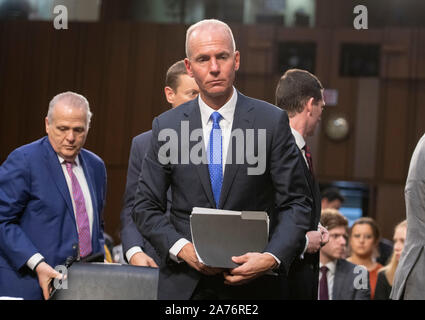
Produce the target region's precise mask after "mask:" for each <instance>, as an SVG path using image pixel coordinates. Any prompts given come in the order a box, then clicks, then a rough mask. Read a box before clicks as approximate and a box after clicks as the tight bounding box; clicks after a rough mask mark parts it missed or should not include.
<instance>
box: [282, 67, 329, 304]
mask: <svg viewBox="0 0 425 320" xmlns="http://www.w3.org/2000/svg"><path fill="white" fill-rule="evenodd" d="M276 105H277V106H278V107H280V108H282V109H283V110H285V111H286V112H287V113H288V116H289V124H290V126H291V132H292V134H293V135H294V138H295V142H296V144H297V146H298V149H299V150H300V156H301V157H302V161H303V164H304V165H305V166H304V167H305V175H306V178H307V181H308V184H309V187H310V196H311V197H312V199H313V207H312V212H311V216H310V229H309V231H308V232H307V234H306V241H305V244H304V245H303V246H301V247H300V258H299V259H296V260H295V261H294V263H293V264H292V266H291V270H290V272H289V275H288V285H289V292H290V298H291V299H295V300H298V299H303V300H316V299H317V286H318V280H317V279H318V274H319V253H318V251H319V249H320V246H323V245H324V244H325V243H326V242H327V240H328V233H327V230H326V229H325V228H323V227H322V226H321V225H320V223H319V221H320V212H321V208H320V199H321V197H320V189H319V184H318V181H317V178H316V177H315V175H314V170H313V162H312V156H311V152H310V150H309V148H308V146H307V144H306V139H307V138H308V137H311V136H313V135H314V132H315V130H316V127H317V125H318V124H319V122H320V119H321V114H322V110H323V108H324V105H325V101H324V99H323V86H322V84H321V83H320V81H319V79H317V77H316V76H314V75H313V74H311V73H310V72H308V71H305V70H300V69H291V70H288V71H286V72H285V73H284V74H283V76H282V77H281V78H280V80H279V82H278V84H277V88H276Z"/></svg>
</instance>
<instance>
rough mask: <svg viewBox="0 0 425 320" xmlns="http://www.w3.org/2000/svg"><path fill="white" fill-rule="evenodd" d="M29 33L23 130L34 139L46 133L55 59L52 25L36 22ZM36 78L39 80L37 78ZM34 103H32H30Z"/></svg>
mask: <svg viewBox="0 0 425 320" xmlns="http://www.w3.org/2000/svg"><path fill="white" fill-rule="evenodd" d="M31 29H32V32H31V36H30V37H28V50H27V51H26V59H25V61H23V63H24V69H25V70H26V72H25V80H24V83H25V84H26V85H25V95H24V104H25V106H24V108H23V110H25V117H23V119H22V120H23V121H24V125H23V126H22V129H21V132H22V133H23V134H24V137H25V139H29V141H33V140H36V139H38V138H39V137H41V136H43V135H45V134H46V132H45V124H44V118H45V117H46V115H47V110H48V102H49V100H50V99H51V97H49V93H48V85H47V84H48V83H49V81H50V65H51V61H52V54H53V52H52V50H51V49H52V34H53V32H52V29H53V28H52V27H51V26H49V25H46V24H45V23H34V24H33V25H32V26H31ZM34 79H37V81H34ZM27 106H31V107H27Z"/></svg>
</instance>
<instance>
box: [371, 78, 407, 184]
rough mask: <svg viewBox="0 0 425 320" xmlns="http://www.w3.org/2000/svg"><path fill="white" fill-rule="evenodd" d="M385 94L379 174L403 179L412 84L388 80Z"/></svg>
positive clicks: (389, 179) (391, 179) (382, 177)
mask: <svg viewBox="0 0 425 320" xmlns="http://www.w3.org/2000/svg"><path fill="white" fill-rule="evenodd" d="M383 95H384V97H383V102H382V104H381V107H380V116H381V118H382V122H381V129H380V131H381V134H380V137H379V139H380V145H379V147H378V150H379V154H378V157H377V161H378V164H377V169H378V177H379V178H381V179H382V180H384V181H392V182H399V183H402V182H403V183H404V178H405V175H406V171H407V168H408V156H407V146H408V137H409V134H408V130H409V127H408V121H409V112H408V111H409V109H410V108H409V103H408V102H409V84H408V82H406V81H397V80H394V81H391V80H389V81H385V83H384V85H383Z"/></svg>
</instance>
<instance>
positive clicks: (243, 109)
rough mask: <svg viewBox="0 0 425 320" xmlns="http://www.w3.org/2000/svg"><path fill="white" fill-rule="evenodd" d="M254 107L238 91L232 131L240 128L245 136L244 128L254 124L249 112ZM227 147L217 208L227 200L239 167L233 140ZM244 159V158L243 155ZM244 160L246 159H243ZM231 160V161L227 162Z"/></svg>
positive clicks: (251, 114) (222, 205) (221, 206)
mask: <svg viewBox="0 0 425 320" xmlns="http://www.w3.org/2000/svg"><path fill="white" fill-rule="evenodd" d="M253 109H254V107H253V106H252V105H250V104H249V102H248V101H247V99H246V98H245V97H244V96H243V95H242V94H240V93H239V92H238V100H237V102H236V107H235V113H234V116H233V125H232V131H231V132H234V131H235V130H236V129H241V130H242V131H243V133H244V137H245V138H246V135H245V133H246V131H245V130H246V129H250V128H252V127H253V124H254V113H253V112H251V111H252V110H253ZM229 148H231V149H232V150H231V152H229V151H230V150H228V152H227V155H228V156H227V160H226V167H225V170H224V177H223V184H222V187H221V193H220V201H219V208H223V207H224V204H225V202H226V200H227V196H228V195H229V191H230V189H231V187H232V184H233V181H234V179H235V176H236V173H237V172H238V170H239V168H240V167H241V165H240V164H237V163H236V161H235V159H236V150H237V148H236V143H235V141H233V143H231V141H229ZM244 150H245V151H246V141H245V148H244ZM230 154H231V156H232V159H229V158H230ZM243 156H244V159H245V155H243ZM245 160H246V159H245ZM229 162H231V163H229Z"/></svg>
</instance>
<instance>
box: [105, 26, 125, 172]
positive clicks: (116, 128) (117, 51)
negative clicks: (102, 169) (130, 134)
mask: <svg viewBox="0 0 425 320" xmlns="http://www.w3.org/2000/svg"><path fill="white" fill-rule="evenodd" d="M130 31H131V25H130V24H129V23H117V24H107V26H106V39H105V40H106V46H105V49H106V55H107V56H106V59H105V61H106V64H105V66H104V67H105V68H106V70H105V82H104V86H103V90H104V91H103V94H104V96H105V100H104V102H103V104H102V107H103V112H105V114H106V119H105V125H106V127H105V130H104V131H103V135H104V143H105V144H104V146H103V152H102V154H103V157H104V160H105V161H106V162H107V163H108V164H109V165H114V166H119V165H121V164H122V163H125V161H126V160H127V159H128V158H127V156H125V155H124V149H123V143H122V141H123V140H124V139H125V138H126V137H125V136H124V132H125V128H126V123H125V119H126V117H125V114H126V110H127V108H128V97H127V86H129V85H131V84H130V83H128V74H129V69H130V67H131V66H130V64H131V62H130V61H129V59H128V58H129V53H130V45H131V42H130V34H131V32H130Z"/></svg>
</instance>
